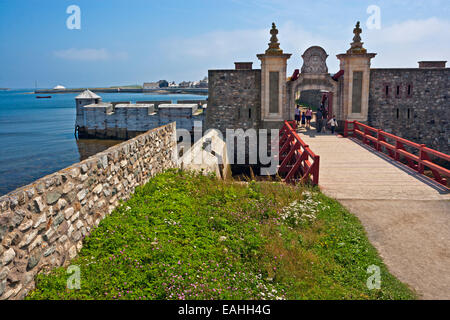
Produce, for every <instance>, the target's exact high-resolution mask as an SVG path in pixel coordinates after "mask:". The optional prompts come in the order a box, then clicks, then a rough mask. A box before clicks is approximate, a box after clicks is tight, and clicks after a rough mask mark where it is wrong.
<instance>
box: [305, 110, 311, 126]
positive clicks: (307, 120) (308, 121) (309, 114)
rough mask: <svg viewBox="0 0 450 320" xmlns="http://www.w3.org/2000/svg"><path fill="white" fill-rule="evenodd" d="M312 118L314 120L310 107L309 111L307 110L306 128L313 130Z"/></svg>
mask: <svg viewBox="0 0 450 320" xmlns="http://www.w3.org/2000/svg"><path fill="white" fill-rule="evenodd" d="M311 118H312V110H311V108H310V107H308V110H306V127H307V128H311Z"/></svg>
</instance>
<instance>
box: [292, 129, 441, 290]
mask: <svg viewBox="0 0 450 320" xmlns="http://www.w3.org/2000/svg"><path fill="white" fill-rule="evenodd" d="M300 137H301V138H302V139H303V140H304V141H305V142H306V143H307V144H309V146H310V148H311V149H312V150H313V151H314V152H315V153H316V154H318V155H319V156H320V177H319V185H320V188H321V190H322V191H323V192H324V193H325V194H326V195H328V196H330V197H332V198H335V199H337V200H339V202H341V203H342V204H343V205H344V206H346V207H347V208H348V209H349V210H350V211H351V212H352V213H354V214H355V215H356V216H357V217H358V218H359V219H360V220H361V222H362V224H363V226H364V228H365V229H366V232H367V233H368V237H369V239H370V241H371V242H372V244H373V245H374V246H375V247H376V248H377V250H378V252H379V253H380V255H381V257H382V258H383V261H384V262H385V264H386V265H387V266H388V268H389V270H390V271H391V272H392V273H393V274H394V275H395V276H397V277H398V278H399V279H400V280H401V281H403V282H405V283H407V284H408V285H410V287H412V288H413V289H415V290H416V292H417V293H418V294H419V295H420V296H421V297H422V298H424V299H450V193H449V192H448V190H447V189H446V188H445V187H443V186H441V185H439V184H438V183H435V182H433V181H432V180H430V179H427V178H426V177H423V176H421V175H419V174H417V173H415V172H414V171H412V170H410V169H409V168H408V167H406V166H403V165H401V164H399V163H396V162H394V161H392V160H390V159H389V157H387V156H384V155H382V154H380V153H377V152H375V151H373V150H372V149H369V148H368V147H366V146H364V145H362V144H360V143H359V142H358V141H357V140H353V139H348V138H343V137H338V136H335V135H330V134H317V133H315V131H312V130H311V131H307V132H305V131H303V132H300Z"/></svg>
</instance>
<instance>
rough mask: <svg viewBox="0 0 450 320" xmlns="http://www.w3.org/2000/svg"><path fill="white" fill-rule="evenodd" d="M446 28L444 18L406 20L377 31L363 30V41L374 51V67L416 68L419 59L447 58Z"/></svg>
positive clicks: (448, 23) (448, 35)
mask: <svg viewBox="0 0 450 320" xmlns="http://www.w3.org/2000/svg"><path fill="white" fill-rule="evenodd" d="M448 30H450V21H447V20H442V19H438V18H429V19H423V20H407V21H403V22H400V23H396V24H393V25H390V26H386V27H383V26H382V28H381V29H380V30H367V34H366V35H365V36H364V37H363V40H364V41H365V47H366V48H367V49H368V50H369V51H370V52H377V53H378V55H377V57H375V59H373V66H374V67H383V68H389V67H418V65H417V61H420V60H449V58H450V33H449V32H448ZM363 35H364V34H363ZM364 38H365V39H364Z"/></svg>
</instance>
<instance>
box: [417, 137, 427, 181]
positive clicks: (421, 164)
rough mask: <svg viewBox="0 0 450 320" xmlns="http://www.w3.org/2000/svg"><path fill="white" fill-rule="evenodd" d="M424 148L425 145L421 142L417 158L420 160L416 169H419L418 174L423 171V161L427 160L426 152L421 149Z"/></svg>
mask: <svg viewBox="0 0 450 320" xmlns="http://www.w3.org/2000/svg"><path fill="white" fill-rule="evenodd" d="M424 148H425V145H424V144H421V145H420V148H419V159H420V161H419V168H418V171H419V173H420V174H423V172H424V171H425V166H424V165H423V161H424V160H427V158H428V157H427V155H426V153H425V151H424V150H423V149H424Z"/></svg>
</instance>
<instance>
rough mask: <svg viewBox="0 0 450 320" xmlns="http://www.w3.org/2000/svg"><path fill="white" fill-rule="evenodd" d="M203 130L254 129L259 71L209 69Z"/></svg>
mask: <svg viewBox="0 0 450 320" xmlns="http://www.w3.org/2000/svg"><path fill="white" fill-rule="evenodd" d="M208 79H209V89H208V93H209V96H208V108H207V111H206V120H205V127H206V129H211V128H212V129H218V130H220V131H221V132H222V133H223V134H225V132H226V129H228V128H229V129H237V128H242V129H249V128H258V127H259V123H260V120H261V70H258V69H254V70H209V72H208Z"/></svg>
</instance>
